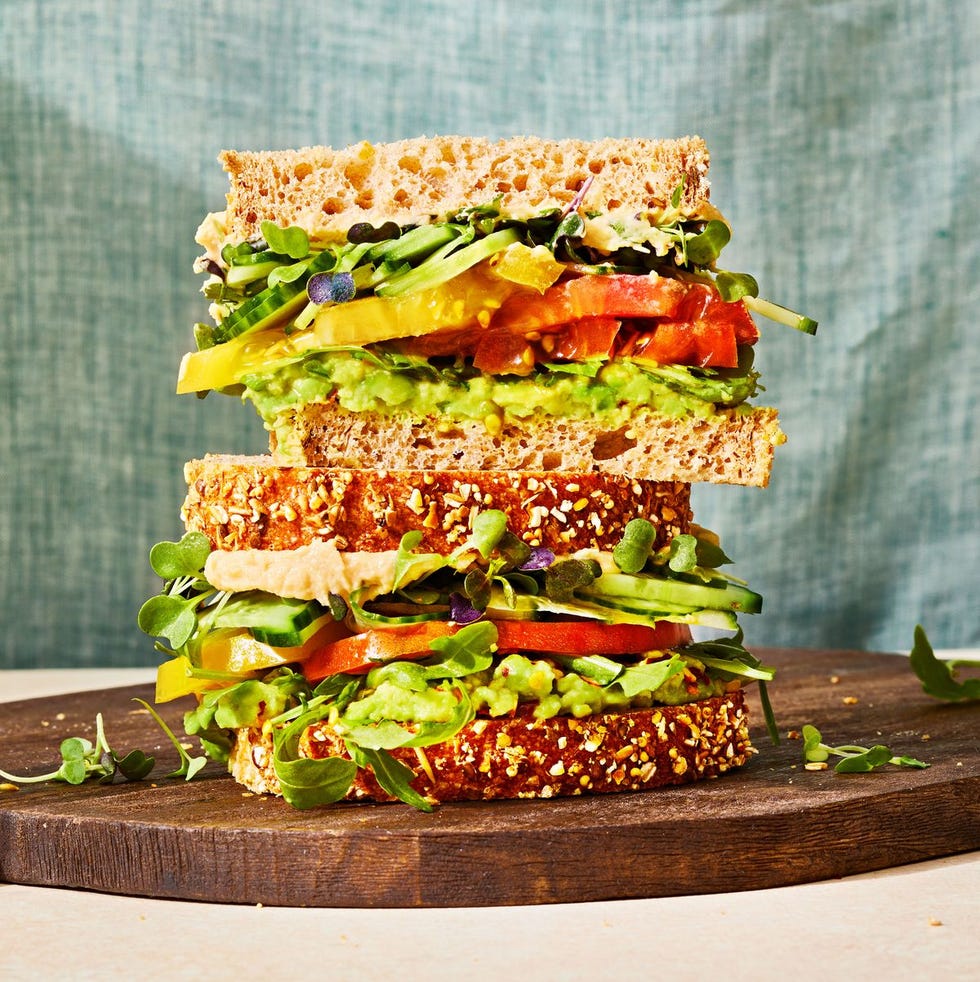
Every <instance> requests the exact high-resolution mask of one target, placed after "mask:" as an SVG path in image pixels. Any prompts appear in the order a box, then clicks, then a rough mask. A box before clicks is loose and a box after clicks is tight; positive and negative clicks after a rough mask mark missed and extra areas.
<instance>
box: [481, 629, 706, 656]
mask: <svg viewBox="0 0 980 982" xmlns="http://www.w3.org/2000/svg"><path fill="white" fill-rule="evenodd" d="M690 640H691V629H690V628H689V627H688V626H687V625H686V624H671V623H669V622H668V621H660V622H658V623H657V625H656V626H655V627H650V626H649V625H646V624H603V623H601V622H600V621H497V647H498V648H499V649H500V651H502V652H505V653H507V652H514V651H538V652H542V653H548V654H556V655H559V654H562V655H635V654H639V653H640V652H643V651H666V650H667V649H668V648H675V647H677V646H678V645H682V644H687V643H688V642H689V641H690Z"/></svg>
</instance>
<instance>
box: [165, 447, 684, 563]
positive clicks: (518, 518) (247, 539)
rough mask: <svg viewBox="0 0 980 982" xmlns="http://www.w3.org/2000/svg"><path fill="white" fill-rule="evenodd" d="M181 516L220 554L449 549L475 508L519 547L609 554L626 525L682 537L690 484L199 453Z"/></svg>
mask: <svg viewBox="0 0 980 982" xmlns="http://www.w3.org/2000/svg"><path fill="white" fill-rule="evenodd" d="M184 476H185V478H186V480H187V486H188V488H187V497H186V499H185V500H184V504H183V508H182V510H181V517H182V519H183V521H184V524H185V526H186V528H187V529H188V530H189V531H199V532H203V533H204V534H205V535H207V536H208V538H209V539H210V540H211V542H212V544H213V545H214V546H215V547H216V548H218V549H223V550H230V549H275V550H281V549H296V548H298V547H300V546H303V545H306V544H307V543H309V542H311V541H323V542H330V543H332V544H333V545H335V546H336V548H337V549H339V550H341V551H350V552H383V551H385V550H389V549H397V548H398V543H399V540H400V538H401V536H402V535H404V534H405V533H406V532H410V531H413V530H416V529H417V530H418V531H420V532H422V534H423V539H422V544H421V548H422V549H423V550H427V551H434V552H448V551H449V550H450V549H452V548H453V547H454V546H456V545H458V544H459V543H460V542H461V541H462V540H463V539H465V537H466V536H467V535H468V534H469V532H470V529H471V526H472V522H473V518H474V517H475V515H476V513H477V512H478V511H480V510H483V509H488V508H497V509H500V510H502V511H504V512H506V514H507V516H508V522H509V528H510V530H511V531H512V532H513V533H514V534H515V535H518V536H520V537H521V538H522V539H524V540H525V541H526V542H527V543H528V544H529V545H532V546H544V547H545V548H548V549H551V550H552V551H554V552H556V553H559V554H561V553H569V552H574V551H576V550H578V549H588V548H595V549H612V548H613V547H614V546H615V545H616V543H617V542H618V541H619V540H620V538H621V537H622V534H623V528H624V527H625V525H626V523H627V522H628V521H630V519H633V518H647V519H648V520H649V521H650V522H651V523H652V524H653V525H654V526H655V528H656V530H657V540H656V543H655V545H656V547H657V548H659V547H661V546H663V545H666V544H668V543H669V542H670V540H671V539H672V538H673V537H674V536H675V535H679V534H681V533H683V532H686V531H687V530H688V527H689V525H690V522H691V507H690V487H689V486H688V485H687V484H683V483H675V482H657V481H645V480H631V479H629V478H626V477H622V476H618V475H611V474H602V473H595V472H592V471H586V472H584V473H581V474H575V473H561V472H548V473H545V472H541V471H537V472H533V471H520V472H515V471H465V470H452V471H427V470H388V471H385V470H382V471H380V472H378V471H374V470H350V469H336V468H326V467H308V466H296V467H291V466H280V465H278V464H276V463H275V462H274V461H273V460H272V458H270V457H235V456H225V455H209V456H207V457H205V458H204V459H203V460H192V461H189V462H188V463H187V464H186V465H185V467H184Z"/></svg>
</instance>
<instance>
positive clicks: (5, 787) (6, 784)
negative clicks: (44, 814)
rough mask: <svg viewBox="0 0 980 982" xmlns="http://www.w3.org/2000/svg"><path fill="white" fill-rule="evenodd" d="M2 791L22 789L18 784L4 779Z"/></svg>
mask: <svg viewBox="0 0 980 982" xmlns="http://www.w3.org/2000/svg"><path fill="white" fill-rule="evenodd" d="M0 791H20V788H18V787H17V785H16V784H11V783H10V782H9V781H4V783H3V784H0Z"/></svg>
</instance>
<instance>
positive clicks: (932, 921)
mask: <svg viewBox="0 0 980 982" xmlns="http://www.w3.org/2000/svg"><path fill="white" fill-rule="evenodd" d="M942 926H943V922H942V921H941V920H940V919H939V918H938V917H930V918H929V927H942Z"/></svg>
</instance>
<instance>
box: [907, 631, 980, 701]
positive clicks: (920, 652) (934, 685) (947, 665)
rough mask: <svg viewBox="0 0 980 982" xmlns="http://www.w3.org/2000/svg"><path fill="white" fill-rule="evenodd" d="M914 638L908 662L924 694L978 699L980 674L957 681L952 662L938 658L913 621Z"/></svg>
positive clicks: (927, 639)
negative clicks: (914, 626)
mask: <svg viewBox="0 0 980 982" xmlns="http://www.w3.org/2000/svg"><path fill="white" fill-rule="evenodd" d="M914 638H915V643H914V644H913V646H912V651H911V652H910V653H909V664H910V665H911V666H912V671H914V672H915V674H916V675H917V676H918V677H919V680H920V681H921V682H922V691H923V692H925V693H926V695H930V696H933V697H934V698H936V699H945V700H948V701H951V702H957V701H959V700H961V699H980V678H968V679H964V680H963V681H962V682H959V681H957V679H956V676H955V674H954V672H955V667H956V663H955V662H948V661H940V660H939V659H938V658H937V657H936V653H935V652H934V651H933V649H932V645H931V644H930V643H929V638H928V637H926V632H925V630H923V628H922V626H921V625H916V628H915V635H914Z"/></svg>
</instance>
